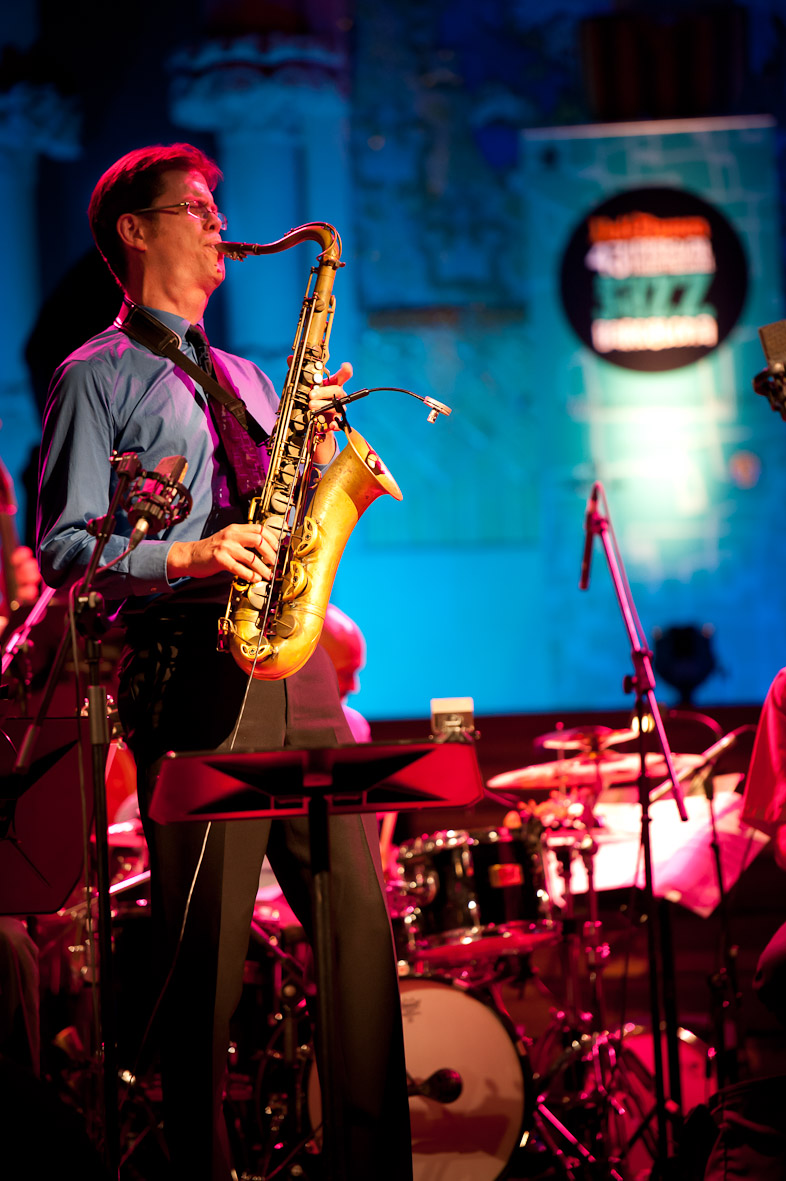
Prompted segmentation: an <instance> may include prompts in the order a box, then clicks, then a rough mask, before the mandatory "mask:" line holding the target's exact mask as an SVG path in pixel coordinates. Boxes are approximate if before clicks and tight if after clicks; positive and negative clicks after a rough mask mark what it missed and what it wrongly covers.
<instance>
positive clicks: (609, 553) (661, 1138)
mask: <svg viewBox="0 0 786 1181" xmlns="http://www.w3.org/2000/svg"><path fill="white" fill-rule="evenodd" d="M601 495H602V499H603V505H604V509H605V512H606V516H602V515H601V513H600V512H599V511H598V499H599V496H601ZM609 525H610V521H609V517H608V504H607V503H606V494H605V491H604V489H603V485H602V484H600V482H596V483H595V484H594V486H593V488H592V492H591V494H590V498H589V501H588V504H587V512H586V517H585V531H586V537H585V543H584V558H583V561H582V568H581V577H580V580H579V589H580V590H587V589H588V587H589V570H590V561H591V557H592V543H593V539H594V538H595V536H596V535H597V536H598V537H600V539H601V542H602V544H603V550H604V553H605V555H606V562H607V564H608V568H609V573H610V574H611V580H612V583H613V585H614V591H615V593H616V596H617V601H618V603H619V606H620V612H621V614H622V618H623V622H624V624H625V628H626V631H627V633H628V639H629V641H630V648H631V661H632V664H633V675H632V676H631V675H628V676H626V677H625V679H624V681H623V687H624V689H625V692H626V693H630V692H634V693H635V695H636V707H635V709H636V716H637V718H638V722H639V760H640V762H639V775H638V788H639V803H640V805H641V846H642V850H643V853H644V908H645V914H646V916H647V951H648V958H649V1000H650V1020H651V1023H652V1048H653V1060H654V1061H653V1064H654V1083H655V1116H656V1120H657V1151H658V1159H657V1160H656V1161H655V1164H654V1167H653V1171H652V1174H651V1177H652V1178H653V1179H654V1178H661V1177H664V1176H665V1175H666V1173H665V1169H666V1160H667V1157H668V1124H667V1110H666V1092H665V1086H664V1077H663V1048H662V1046H661V1038H660V1030H661V1004H660V993H659V966H660V964H661V962H662V960H663V953H662V947H661V943H660V938H659V923H658V910H657V907H656V906H655V899H654V891H653V881H652V849H651V844H650V815H649V802H650V798H649V789H648V787H647V764H646V752H645V737H644V714H645V709H644V707H645V703H646V705H647V707H648V709H649V712H650V714H651V715H652V719H653V722H654V724H655V732H656V733H657V735H658V741H659V743H660V748H661V751H662V752H663V758H664V760H665V762H666V767H667V769H668V778H669V779H670V780H671V792H672V795H673V796H674V802H675V804H676V805H677V809H678V811H679V814H680V819H681V820H683V821H686V820H687V819H688V816H687V813H686V811H685V804H684V801H683V798H682V791H681V789H680V786H679V782H678V779H677V775H676V773H675V770H674V764H673V762H672V757H671V750H670V749H669V743H668V739H667V738H666V732H665V730H664V728H663V720H662V718H661V716H660V710H659V709H658V703H657V701H656V700H655V691H654V690H655V678H654V676H653V673H652V663H651V659H650V658H651V656H652V653H651V652H650V651H649V649H648V648H647V646H646V638H645V636H644V633H643V630H642V628H641V623H640V622H639V620H638V615H637V614H636V610H635V606H634V604H633V597H632V595H631V591H630V586H629V584H628V580H627V577H626V575H625V573H624V567H623V565H622V559H621V557H619V555H618V553H617V549H616V541H614V544H613V545H612V542H611V541H610V539H609ZM612 537H613V530H612ZM671 1032H672V1031H671V1030H670V1029H667V1030H666V1034H667V1041H668V1039H669V1037H670V1034H671ZM673 1032H674V1034H675V1036H676V1030H674V1031H673ZM671 1061H672V1063H676V1061H677V1058H676V1054H672V1055H671ZM673 1090H674V1087H673V1086H672V1091H673Z"/></svg>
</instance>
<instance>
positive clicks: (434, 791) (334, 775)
mask: <svg viewBox="0 0 786 1181" xmlns="http://www.w3.org/2000/svg"><path fill="white" fill-rule="evenodd" d="M317 797H321V798H323V799H325V800H326V801H327V802H328V804H329V810H330V812H331V814H336V813H339V814H346V813H352V812H385V811H389V812H393V811H395V812H405V811H412V810H415V809H419V808H440V807H445V806H446V805H448V806H450V807H467V806H469V805H471V804H476V803H477V802H478V801H479V800H480V799H482V797H483V780H482V779H481V775H480V769H479V767H478V761H477V755H476V754H475V748H474V746H473V745H472V744H471V743H464V742H442V743H433V742H401V743H378V742H368V743H359V744H357V745H352V746H333V747H325V748H321V749H318V750H302V749H294V748H293V749H292V750H289V749H284V750H276V751H254V750H242V751H232V752H231V753H224V752H219V753H216V752H214V751H202V752H200V751H196V752H187V753H182V754H175V753H173V752H172V751H170V752H169V753H168V754H166V755H164V758H163V759H162V761H161V767H160V770H159V773H158V778H157V780H156V786H155V791H154V793H153V799H152V802H151V806H150V815H151V817H152V818H153V820H156V821H158V823H159V824H168V823H170V822H172V821H178V820H239V819H242V818H244V817H257V818H261V817H272V816H305V815H308V813H309V804H310V802H311V801H312V800H314V799H315V798H317Z"/></svg>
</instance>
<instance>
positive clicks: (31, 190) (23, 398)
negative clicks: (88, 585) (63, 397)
mask: <svg viewBox="0 0 786 1181" xmlns="http://www.w3.org/2000/svg"><path fill="white" fill-rule="evenodd" d="M79 150H80V149H79V120H78V117H77V113H76V106H75V104H74V102H73V101H72V100H70V99H66V98H64V97H63V96H62V95H60V94H58V92H57V91H56V89H55V88H54V86H52V85H50V84H46V83H32V82H24V81H23V82H17V83H16V84H15V85H14V86H12V87H11V88H10V89H9V90H6V91H4V92H2V93H0V211H1V215H2V219H3V224H4V225H5V234H4V238H3V278H2V282H0V333H1V334H2V335H1V336H0V340H2V365H0V421H1V422H2V429H1V430H0V456H1V457H2V460H3V463H4V464H5V465H6V467H7V468H8V470H9V472H10V474H11V478H12V480H13V481H14V484H15V487H16V491H17V497H19V495H20V488H21V480H20V476H21V473H22V471H23V470H24V468H25V467H26V465H27V462H28V458H29V455H30V451H31V449H32V448H33V447H34V446H37V444H38V443H39V441H40V438H41V425H40V421H39V417H38V411H37V409H36V405H35V401H34V398H33V393H32V389H31V386H30V379H29V375H28V370H27V366H26V364H25V357H24V352H25V345H26V343H27V338H28V336H29V335H30V332H31V329H32V327H33V324H34V322H35V318H36V315H37V314H38V307H39V302H40V282H39V251H38V227H37V201H36V181H37V163H38V156H39V155H47V156H50V157H52V158H53V159H56V160H72V159H75V158H76V156H77V155H78V154H79ZM20 509H21V505H20ZM21 515H22V514H21V512H20V519H21Z"/></svg>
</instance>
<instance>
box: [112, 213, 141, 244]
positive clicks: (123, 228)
mask: <svg viewBox="0 0 786 1181" xmlns="http://www.w3.org/2000/svg"><path fill="white" fill-rule="evenodd" d="M116 228H117V233H118V235H119V237H120V241H121V242H122V243H123V245H124V246H128V248H129V249H130V250H141V251H144V250H147V237H148V231H149V225H148V224H146V223H145V222H144V221H143V220H142V218H141V217H138V216H137V214H135V213H121V214H120V217H119V218H118V219H117V225H116Z"/></svg>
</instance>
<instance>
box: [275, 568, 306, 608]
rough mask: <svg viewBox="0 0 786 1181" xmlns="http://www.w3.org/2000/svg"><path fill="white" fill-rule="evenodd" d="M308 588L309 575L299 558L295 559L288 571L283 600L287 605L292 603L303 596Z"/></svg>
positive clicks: (282, 594)
mask: <svg viewBox="0 0 786 1181" xmlns="http://www.w3.org/2000/svg"><path fill="white" fill-rule="evenodd" d="M307 586H308V574H307V573H306V568H305V566H304V565H303V563H302V562H299V561H298V560H297V558H293V559H292V561H291V562H290V563H289V570H288V571H287V579H286V583H285V585H284V589H283V591H282V593H281V598H282V599H283V601H284V602H285V603H291V601H292V600H293V599H296V598H297V597H298V595H302V594H303V591H304V590H305V589H306V587H307Z"/></svg>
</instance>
